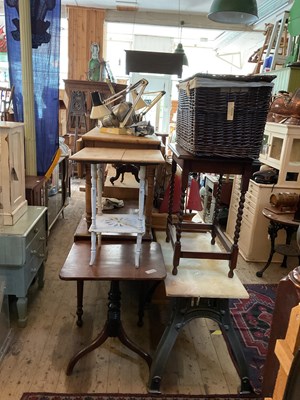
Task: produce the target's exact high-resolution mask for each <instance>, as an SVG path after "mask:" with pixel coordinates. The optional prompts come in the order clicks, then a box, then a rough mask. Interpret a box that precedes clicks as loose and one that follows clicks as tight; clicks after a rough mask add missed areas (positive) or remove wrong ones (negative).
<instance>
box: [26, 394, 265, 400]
mask: <svg viewBox="0 0 300 400" xmlns="http://www.w3.org/2000/svg"><path fill="white" fill-rule="evenodd" d="M187 399H194V400H197V399H201V400H205V399H207V400H253V399H254V398H253V397H249V396H248V397H247V396H246V397H243V396H230V397H228V396H226V395H225V396H218V397H215V396H190V395H180V394H178V395H166V396H164V395H155V396H152V395H146V394H99V393H98V394H76V393H75V394H66V393H64V394H63V393H56V394H55V393H24V394H23V396H22V398H21V400H187ZM256 400H263V399H258V398H257V397H256Z"/></svg>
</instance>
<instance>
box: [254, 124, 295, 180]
mask: <svg viewBox="0 0 300 400" xmlns="http://www.w3.org/2000/svg"><path fill="white" fill-rule="evenodd" d="M259 160H260V161H261V162H262V163H264V164H266V165H268V166H270V167H272V168H276V169H277V170H278V171H279V176H278V182H277V184H278V185H280V186H284V187H285V188H292V187H297V186H299V185H300V126H298V125H287V124H278V123H273V122H267V123H266V127H265V131H264V136H263V143H262V147H261V151H260V155H259Z"/></svg>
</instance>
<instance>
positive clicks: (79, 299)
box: [76, 279, 84, 326]
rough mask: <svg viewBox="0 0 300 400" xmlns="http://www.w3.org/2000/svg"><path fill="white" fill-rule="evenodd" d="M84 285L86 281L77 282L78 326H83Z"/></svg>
mask: <svg viewBox="0 0 300 400" xmlns="http://www.w3.org/2000/svg"><path fill="white" fill-rule="evenodd" d="M83 283H84V281H83V280H82V279H81V280H77V310H76V315H77V321H76V324H77V326H82V323H83V322H82V315H83Z"/></svg>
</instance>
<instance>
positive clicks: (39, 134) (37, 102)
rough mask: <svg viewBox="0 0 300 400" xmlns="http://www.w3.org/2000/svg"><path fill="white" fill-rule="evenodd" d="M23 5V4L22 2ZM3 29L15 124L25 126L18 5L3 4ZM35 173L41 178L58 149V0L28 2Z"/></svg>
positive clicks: (9, 1) (8, 1)
mask: <svg viewBox="0 0 300 400" xmlns="http://www.w3.org/2000/svg"><path fill="white" fill-rule="evenodd" d="M21 1H22V0H21ZM4 5H5V25H6V36H7V53H8V62H9V78H10V84H11V85H14V86H15V95H14V99H13V106H14V115H15V121H19V122H24V115H23V95H22V65H21V49H20V30H19V26H20V25H19V11H18V8H19V7H18V6H19V1H18V0H5V3H4ZM30 8H31V10H30V12H31V31H32V65H33V87H34V107H35V127H36V154H37V173H38V175H44V174H45V173H46V171H47V170H48V168H49V166H50V165H51V162H52V160H53V158H54V155H55V153H56V151H57V149H58V146H59V140H58V124H59V121H58V114H59V50H60V17H61V1H60V0H40V1H39V0H31V1H30Z"/></svg>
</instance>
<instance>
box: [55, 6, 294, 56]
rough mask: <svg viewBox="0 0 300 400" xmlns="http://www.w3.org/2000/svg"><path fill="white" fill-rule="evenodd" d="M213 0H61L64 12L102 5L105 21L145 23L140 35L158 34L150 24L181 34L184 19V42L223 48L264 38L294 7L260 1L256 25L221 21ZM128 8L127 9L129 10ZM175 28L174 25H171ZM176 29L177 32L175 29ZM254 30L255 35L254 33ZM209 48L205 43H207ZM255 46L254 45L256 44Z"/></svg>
mask: <svg viewBox="0 0 300 400" xmlns="http://www.w3.org/2000/svg"><path fill="white" fill-rule="evenodd" d="M212 2H213V0H61V4H62V15H64V13H66V9H67V7H66V6H74V7H78V6H79V7H89V8H103V9H105V10H106V17H105V19H106V21H108V22H124V23H130V24H135V25H136V26H137V25H138V24H142V26H144V32H142V31H140V32H139V33H140V34H149V32H151V34H153V32H154V31H156V33H157V34H158V30H153V29H151V27H150V29H149V26H150V25H159V26H161V27H164V28H163V29H162V28H160V29H159V35H160V36H170V37H175V36H178V27H179V25H180V21H183V26H184V29H183V30H182V39H183V40H182V42H183V43H184V39H185V40H187V41H188V40H189V39H191V38H195V37H198V38H199V39H200V40H201V38H202V39H203V41H208V42H209V43H207V45H208V46H211V45H212V42H213V47H214V48H220V47H224V46H226V45H228V43H229V42H231V43H232V42H233V41H234V42H236V41H242V42H243V43H242V46H245V34H243V35H241V34H240V33H241V31H242V32H249V34H247V39H246V40H247V42H249V43H247V44H246V45H248V47H251V41H254V42H257V40H260V39H258V38H262V40H263V31H264V28H265V23H266V22H272V21H273V20H274V19H276V16H277V15H278V14H280V13H281V12H282V11H284V10H287V9H289V8H290V7H291V4H292V3H293V0H257V5H258V15H259V22H258V23H256V24H255V25H253V26H245V25H229V24H226V25H225V24H219V23H216V22H213V21H210V20H209V19H208V17H207V14H208V12H209V9H210V7H211V4H212ZM126 9H128V10H126ZM172 27H173V28H172ZM174 27H176V28H177V31H176V32H177V33H176V32H174ZM251 32H252V34H251ZM204 46H205V47H206V45H204ZM254 46H255V44H254Z"/></svg>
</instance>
